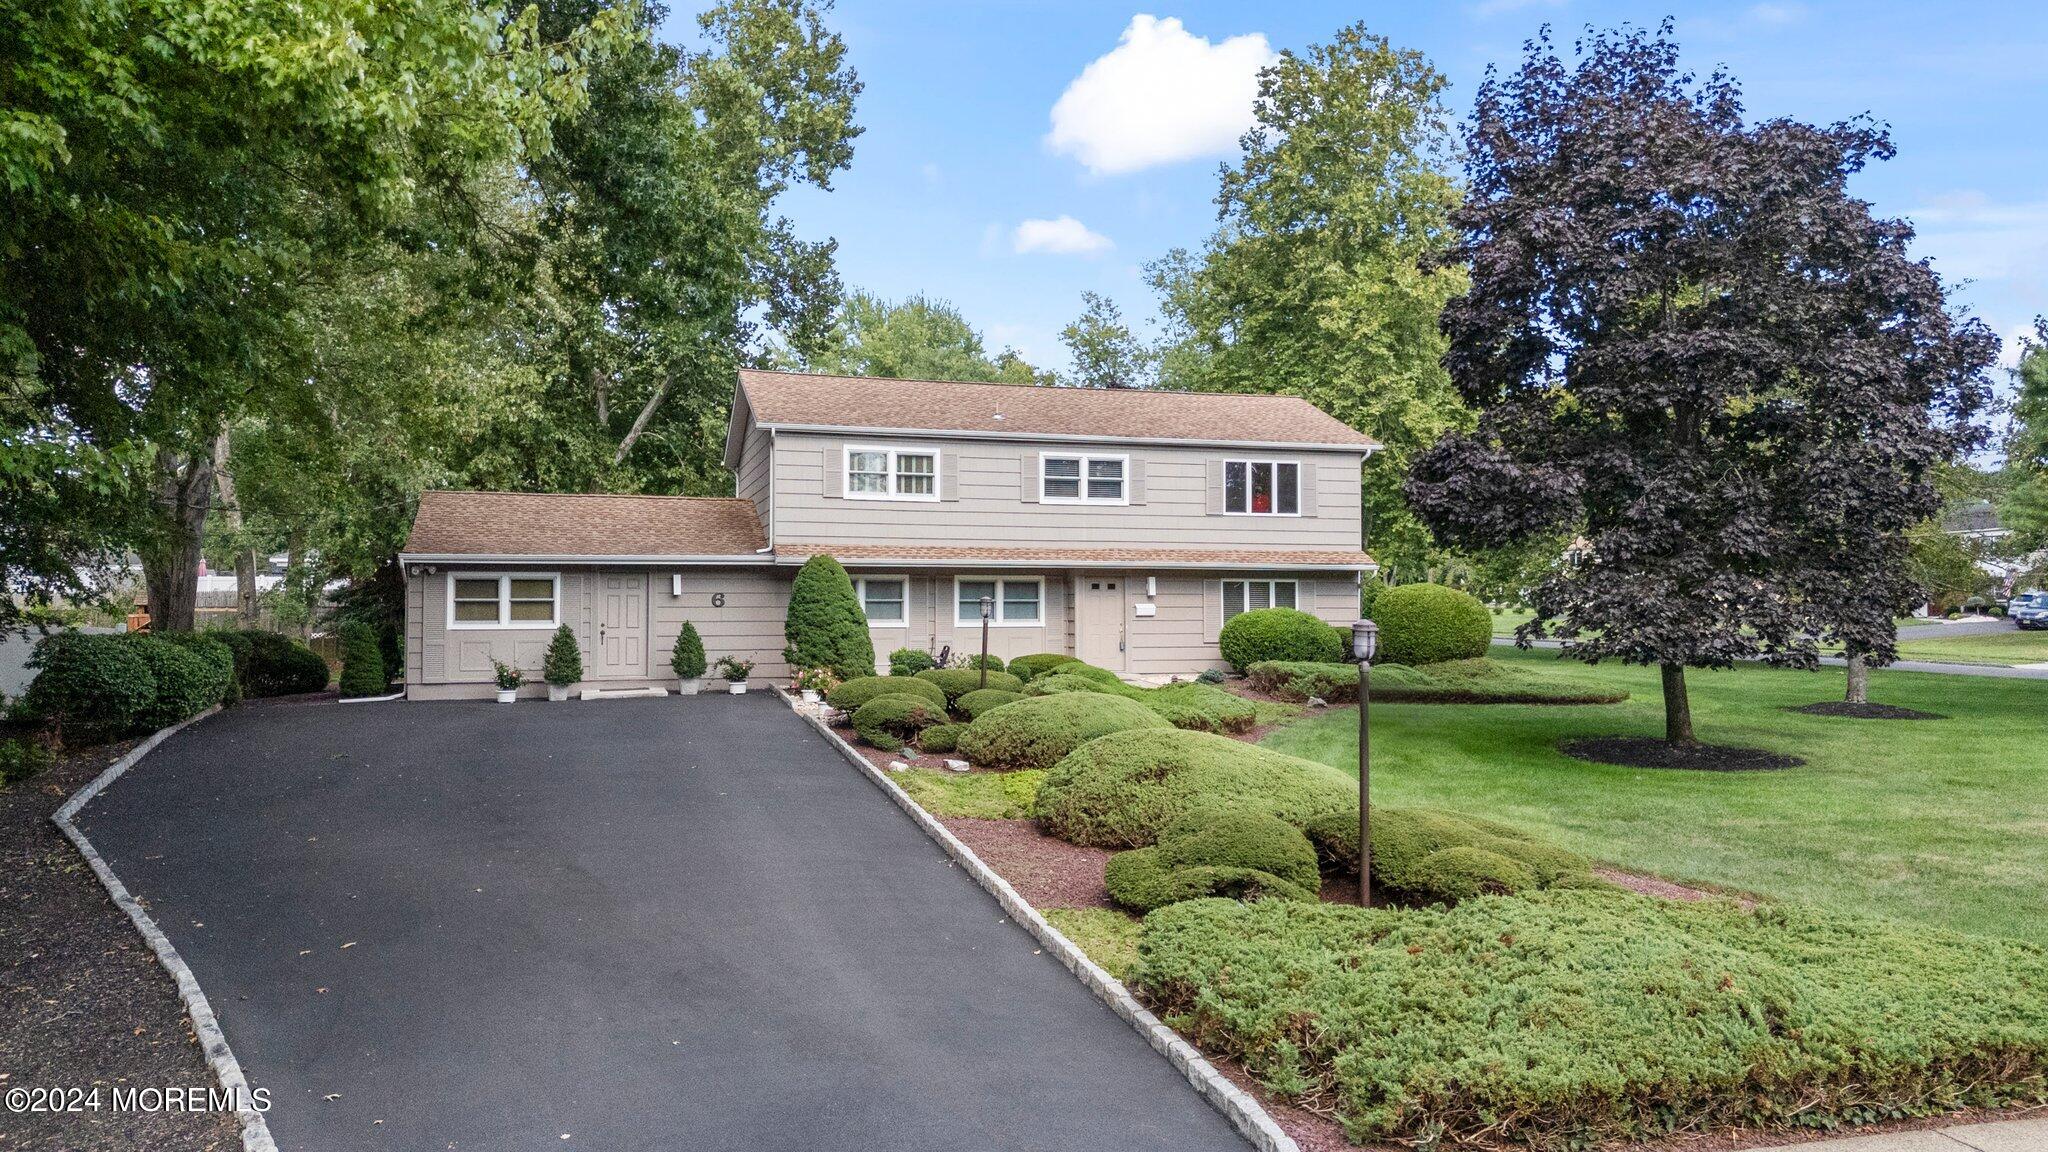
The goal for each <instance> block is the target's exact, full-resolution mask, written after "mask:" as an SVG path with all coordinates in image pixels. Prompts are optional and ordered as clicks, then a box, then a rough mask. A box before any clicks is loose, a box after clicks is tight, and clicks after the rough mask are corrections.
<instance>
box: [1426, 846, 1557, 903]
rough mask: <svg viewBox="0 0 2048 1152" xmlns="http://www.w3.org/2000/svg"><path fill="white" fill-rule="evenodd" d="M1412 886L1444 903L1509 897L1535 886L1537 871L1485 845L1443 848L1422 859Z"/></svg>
mask: <svg viewBox="0 0 2048 1152" xmlns="http://www.w3.org/2000/svg"><path fill="white" fill-rule="evenodd" d="M1413 879H1414V882H1415V886H1416V887H1417V888H1419V889H1422V890H1424V891H1427V892H1428V893H1429V894H1430V895H1432V896H1435V897H1437V898H1438V899H1440V900H1442V901H1443V902H1444V903H1446V904H1455V903H1457V902H1458V901H1460V900H1470V899H1471V898H1472V897H1474V896H1512V895H1514V894H1515V893H1517V892H1520V891H1522V890H1523V889H1525V888H1534V887H1536V873H1534V872H1532V871H1530V870H1529V868H1527V867H1526V866H1524V865H1522V864H1519V863H1517V862H1515V861H1513V860H1510V859H1508V858H1507V857H1505V856H1503V855H1501V854H1500V853H1498V852H1488V851H1487V850H1486V849H1484V848H1446V849H1444V850H1443V851H1441V852H1431V853H1430V854H1429V855H1427V856H1425V857H1423V858H1422V863H1421V864H1420V865H1419V866H1418V867H1417V868H1416V870H1415V875H1414V877H1413Z"/></svg>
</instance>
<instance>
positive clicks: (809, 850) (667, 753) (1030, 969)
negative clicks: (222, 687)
mask: <svg viewBox="0 0 2048 1152" xmlns="http://www.w3.org/2000/svg"><path fill="white" fill-rule="evenodd" d="M82 823H83V824H84V826H85V828H86V831H87V832H88V834H89V835H90V836H91V837H92V840H93V843H94V844H95V845H97V846H98V847H99V849H100V851H101V852H102V853H103V854H104V855H105V856H106V857H107V859H108V860H109V862H110V863H111V864H112V865H113V867H114V869H115V871H116V872H118V873H119V874H120V876H121V877H122V879H123V880H124V881H126V883H127V885H128V887H129V888H130V889H132V890H133V891H134V892H135V894H136V895H137V896H139V897H141V898H142V899H144V900H145V901H147V902H148V904H149V905H150V907H151V909H152V910H153V912H154V914H155V916H156V919H157V922H158V923H159V924H160V925H162V927H163V928H164V930H165V931H166V932H167V933H169V934H170V936H171V938H172V940H173V941H174V942H175V943H176V944H177V946H178V949H179V951H180V952H182V953H183V954H184V956H185V959H186V960H187V962H188V963H190V965H191V966H192V969H193V971H194V973H195V974H196V975H197V976H198V978H199V981H200V984H201V985H202V986H203V987H204V988H205V989H206V992H207V995H208V997H209V998H210V999H211V1000H212V1002H213V1006H214V1009H215V1011H216V1012H217V1013H218V1014H219V1016H220V1019H221V1023H222V1025H223V1027H224V1028H225V1029H226V1030H227V1034H228V1039H229V1041H230V1043H232V1044H233V1045H234V1047H235V1052H236V1055H237V1056H239V1057H240V1058H241V1061H242V1064H243V1066H244V1068H245V1070H246V1071H247V1073H248V1075H249V1079H250V1083H251V1085H252V1086H254V1087H258V1088H268V1089H270V1090H271V1092H272V1093H273V1096H274V1101H275V1102H274V1104H273V1106H272V1109H271V1111H270V1114H269V1121H270V1125H271V1131H272V1133H273V1135H274V1136H275V1137H276V1138H277V1142H278V1145H279V1146H280V1147H281V1148H286V1149H320V1150H328V1149H354V1148H378V1149H387V1148H388V1149H405V1150H414V1149H427V1148H433V1149H446V1148H453V1149H478V1150H490V1152H500V1150H509V1149H538V1148H569V1149H573V1148H588V1149H604V1150H607V1152H610V1150H624V1149H641V1148H647V1149H653V1148H660V1149H691V1150H698V1149H792V1150H795V1149H801V1150H804V1152H843V1150H849V1149H869V1148H872V1149H889V1150H892V1152H897V1150H911V1149H948V1150H952V1149H1119V1150H1138V1149H1151V1148H1158V1149H1167V1148H1171V1149H1180V1150H1199V1149H1222V1148H1229V1149H1242V1148H1244V1147H1245V1145H1244V1144H1243V1143H1242V1142H1241V1141H1240V1140H1239V1139H1238V1137H1237V1136H1236V1135H1235V1134H1234V1133H1233V1132H1232V1131H1231V1130H1230V1129H1229V1127H1228V1125H1227V1124H1225V1122H1224V1121H1223V1119H1222V1118H1221V1117H1220V1116H1218V1115H1217V1114H1216V1113H1215V1112H1214V1111H1213V1110H1212V1109H1211V1108H1209V1107H1208V1105H1207V1104H1205V1103H1204V1102H1203V1101H1202V1100H1201V1099H1200V1098H1199V1097H1198V1096H1197V1095H1196V1094H1195V1092H1194V1090H1193V1089H1192V1088H1190V1087H1189V1086H1188V1084H1187V1082H1186V1081H1185V1080H1183V1079H1182V1078H1181V1076H1180V1075H1179V1074H1178V1073H1176V1072H1175V1071H1174V1070H1173V1069H1172V1068H1171V1066H1169V1065H1168V1064H1167V1062H1166V1061H1165V1060H1164V1059H1162V1058H1161V1057H1159V1056H1158V1055H1156V1054H1154V1053H1153V1052H1152V1051H1151V1049H1150V1048H1148V1047H1147V1046H1146V1045H1145V1043H1144V1042H1143V1040H1141V1039H1140V1038H1139V1037H1138V1035H1137V1034H1136V1033H1135V1032H1133V1031H1132V1030H1131V1029H1130V1028H1129V1027H1128V1026H1127V1025H1125V1024H1124V1023H1123V1022H1122V1021H1121V1020H1119V1019H1118V1018H1117V1017H1116V1016H1115V1015H1114V1014H1112V1013H1111V1012H1110V1010H1109V1009H1108V1008H1107V1007H1106V1006H1104V1005H1103V1004H1102V1003H1100V1002H1099V1001H1097V1000H1096V999H1095V998H1094V997H1093V996H1091V995H1090V994H1089V993H1088V992H1087V991H1086V990H1085V989H1084V988H1083V987H1082V986H1081V985H1080V984H1079V983H1078V982H1077V981H1075V980H1074V979H1073V977H1072V976H1071V975H1069V974H1068V973H1067V972H1066V970H1065V969H1063V968H1061V967H1060V965H1059V964H1058V962H1057V961H1055V960H1054V959H1053V958H1052V957H1051V956H1048V955H1038V954H1035V951H1034V950H1035V949H1036V948H1037V944H1036V942H1035V941H1033V940H1032V939H1031V937H1030V936H1029V935H1028V934H1027V933H1025V932H1024V931H1023V930H1022V929H1020V928H1018V927H1017V926H1016V925H1014V924H1011V923H1007V922H1005V921H1004V917H1003V913H1002V911H1001V909H1000V908H998V907H997V905H996V903H995V902H994V900H993V899H992V898H990V897H989V896H988V895H987V893H985V892H983V891H982V890H981V889H980V888H979V887H977V886H976V885H975V884H974V883H973V881H972V880H970V879H969V878H968V877H967V876H966V875H965V874H964V873H963V872H962V871H961V870H960V869H959V868H957V867H955V866H953V865H952V863H951V862H950V861H949V860H948V859H947V858H946V857H945V855H944V854H943V853H942V852H941V851H940V850H939V849H938V847H937V846H936V845H935V844H933V843H932V842H931V841H930V840H928V839H927V838H926V837H925V835H924V834H923V833H922V832H920V831H919V830H918V829H917V827H916V826H915V825H913V824H912V823H911V822H910V820H909V819H907V818H906V817H905V816H904V815H903V814H902V813H901V812H899V811H898V810H897V809H896V807H895V806H894V805H893V804H891V803H890V802H889V801H888V799H887V798H886V797H885V796H883V795H882V794H881V792H879V791H878V790H877V789H876V788H875V787H874V786H873V785H872V784H870V783H869V782H868V781H867V780H865V779H863V778H862V777H861V776H860V775H859V774H858V773H857V772H856V771H855V770H854V769H853V768H852V767H850V766H849V765H847V764H846V763H845V762H844V761H843V760H842V759H840V758H839V756H838V755H837V754H836V753H835V752H834V751H833V750H832V749H831V748H830V747H829V746H828V745H827V744H826V743H825V742H824V741H823V740H822V739H821V738H819V737H818V736H817V735H816V734H815V733H813V732H811V731H810V730H809V729H808V728H807V727H806V726H805V725H803V724H802V723H801V722H800V721H799V720H798V719H797V718H796V717H794V716H792V715H790V714H789V712H788V711H787V709H785V708H784V707H783V706H782V704H781V703H780V702H779V701H776V700H774V699H772V698H770V697H765V696H760V695H750V696H747V697H743V698H739V699H734V698H731V697H726V696H706V697H699V698H695V699H676V698H673V697H671V698H669V699H666V700H618V701H602V702H577V703H574V704H561V705H549V704H545V703H540V702H532V703H528V702H522V703H520V704H517V705H514V706H511V707H501V706H498V705H495V704H488V703H479V704H466V703H465V704H405V703H394V704H367V705H338V704H324V705H311V704H300V705H275V706H255V707H247V708H242V709H237V710H231V711H229V712H226V713H223V714H221V715H219V716H216V717H213V718H211V719H208V720H205V721H202V722H201V723H199V724H197V725H195V726H193V727H192V728H190V729H188V730H187V731H185V732H184V733H182V734H180V735H179V736H177V737H174V738H172V739H171V740H170V741H169V742H167V743H166V744H164V745H163V746H162V747H161V748H159V749H158V750H157V751H156V752H155V753H153V754H152V755H151V756H150V757H149V758H148V759H146V760H145V761H143V763H142V764H141V766H139V767H138V768H137V769H136V770H134V771H133V772H131V773H130V774H129V775H128V776H127V777H125V778H123V779H122V780H121V781H120V782H119V783H118V784H116V785H115V786H114V787H113V788H112V789H110V790H109V791H108V792H107V793H106V794H105V795H104V796H102V797H101V798H100V799H99V800H96V801H95V802H94V803H93V804H92V805H90V806H89V807H88V808H87V809H86V811H85V813H84V817H83V819H82Z"/></svg>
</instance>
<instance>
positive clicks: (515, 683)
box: [491, 660, 526, 704]
mask: <svg viewBox="0 0 2048 1152" xmlns="http://www.w3.org/2000/svg"><path fill="white" fill-rule="evenodd" d="M491 667H492V668H495V669H497V681H498V703H500V704H510V703H511V702H512V701H514V700H516V699H518V698H519V686H520V685H521V684H524V683H526V677H524V676H521V675H520V674H519V669H517V668H514V667H512V666H511V665H510V664H507V663H505V662H504V661H502V660H493V661H491Z"/></svg>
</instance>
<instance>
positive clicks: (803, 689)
mask: <svg viewBox="0 0 2048 1152" xmlns="http://www.w3.org/2000/svg"><path fill="white" fill-rule="evenodd" d="M837 687H839V677H837V676H835V675H833V674H832V670H831V669H830V668H804V669H801V670H799V671H798V672H797V674H796V681H795V688H796V690H797V692H798V693H800V694H801V695H802V696H803V698H804V703H806V704H816V703H817V702H818V701H819V699H820V698H822V697H823V696H824V695H825V693H827V692H830V691H831V690H833V689H834V688H837Z"/></svg>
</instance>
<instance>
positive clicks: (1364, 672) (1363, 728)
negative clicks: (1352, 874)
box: [1351, 620, 1380, 908]
mask: <svg viewBox="0 0 2048 1152" xmlns="http://www.w3.org/2000/svg"><path fill="white" fill-rule="evenodd" d="M1379 642H1380V626H1379V625H1377V624H1375V623H1373V622H1372V621H1370V620H1360V621H1358V622H1357V623H1356V624H1353V625H1352V626H1351V657H1352V659H1354V660H1356V661H1358V904H1359V906H1360V907H1362V908H1370V907H1372V728H1371V723H1370V719H1369V718H1370V716H1371V708H1372V681H1371V678H1372V655H1373V651H1374V650H1375V649H1376V648H1378V647H1379Z"/></svg>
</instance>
